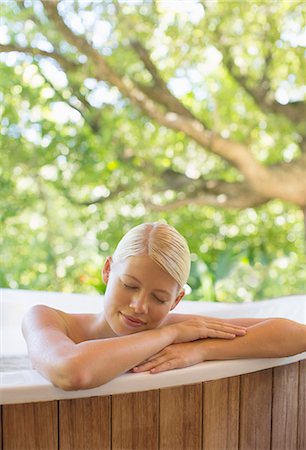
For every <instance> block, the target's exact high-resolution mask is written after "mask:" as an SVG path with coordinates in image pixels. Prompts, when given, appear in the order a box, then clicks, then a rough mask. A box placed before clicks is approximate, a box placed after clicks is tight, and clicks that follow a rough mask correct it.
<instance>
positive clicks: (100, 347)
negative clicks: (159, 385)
mask: <svg viewBox="0 0 306 450" xmlns="http://www.w3.org/2000/svg"><path fill="white" fill-rule="evenodd" d="M189 270H190V253H189V249H188V245H187V243H186V241H185V239H184V238H183V237H182V236H181V235H180V234H179V233H178V231H177V230H175V229H174V228H173V227H171V226H170V225H166V224H163V223H145V224H141V225H138V226H137V227H134V228H132V229H131V230H130V231H129V232H128V233H127V234H126V235H125V236H124V237H123V238H122V240H121V241H120V242H119V244H118V246H117V248H116V250H115V252H114V254H113V256H112V257H108V258H107V259H106V262H105V264H104V267H103V270H102V278H103V281H104V282H105V283H106V292H105V296H104V309H103V311H102V312H101V313H99V314H68V313H65V312H63V311H59V310H56V309H53V308H49V307H47V306H43V305H37V306H35V307H33V308H32V309H31V310H30V311H29V312H28V313H27V314H26V316H25V318H24V320H23V325H22V329H23V333H24V337H25V339H26V342H27V346H28V351H29V355H30V358H31V361H32V365H33V367H34V368H36V369H37V370H38V371H39V372H40V373H41V374H42V375H43V376H45V377H46V378H48V379H49V380H50V381H51V382H52V383H53V384H54V385H56V386H58V387H60V388H62V389H65V390H72V389H88V388H92V387H96V386H99V385H101V384H104V383H106V382H107V381H109V380H111V379H113V378H114V377H116V376H118V375H120V374H121V373H124V372H126V371H128V370H131V369H132V370H134V371H135V372H141V371H145V370H150V371H151V372H152V373H157V372H161V371H163V370H169V369H174V368H179V367H185V366H188V365H193V364H196V363H198V362H201V361H204V360H212V359H234V358H248V357H271V356H287V355H292V354H295V353H300V352H302V351H305V350H306V342H305V333H306V331H305V330H306V327H305V326H304V325H301V324H298V323H296V322H293V321H290V320H286V319H268V320H260V319H231V320H224V319H223V320H220V319H216V318H212V317H203V316H191V315H181V314H174V313H172V311H173V310H174V308H175V307H176V305H177V304H178V303H179V302H180V300H181V299H182V298H183V296H184V285H185V284H186V282H187V279H188V276H189ZM289 338H290V339H289Z"/></svg>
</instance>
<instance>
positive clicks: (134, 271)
mask: <svg viewBox="0 0 306 450" xmlns="http://www.w3.org/2000/svg"><path fill="white" fill-rule="evenodd" d="M117 273H118V274H120V275H126V276H128V275H130V276H132V277H134V278H137V280H138V281H139V282H140V283H142V284H150V286H151V287H152V288H153V287H154V288H155V289H167V290H168V291H170V292H172V291H173V292H174V291H175V292H176V291H177V289H178V283H177V282H176V281H175V280H174V278H172V276H171V275H170V274H169V273H168V272H166V271H165V270H164V269H163V268H162V267H161V266H159V265H158V264H157V263H156V262H155V261H153V259H152V258H150V256H148V255H141V256H130V257H129V258H126V259H124V260H123V261H122V262H120V263H118V267H117Z"/></svg>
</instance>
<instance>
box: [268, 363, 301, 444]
mask: <svg viewBox="0 0 306 450" xmlns="http://www.w3.org/2000/svg"><path fill="white" fill-rule="evenodd" d="M298 389H299V363H298V362H297V363H295V364H288V365H287V366H281V367H275V368H274V369H273V397H272V402H273V408H272V442H271V449H272V450H288V449H295V448H297V419H298Z"/></svg>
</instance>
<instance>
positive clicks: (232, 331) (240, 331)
mask: <svg viewBox="0 0 306 450" xmlns="http://www.w3.org/2000/svg"><path fill="white" fill-rule="evenodd" d="M207 328H208V329H211V330H216V331H223V332H224V333H230V334H235V335H238V336H244V335H245V334H246V332H247V329H246V328H241V327H239V328H237V327H232V326H228V325H224V324H218V323H209V324H207Z"/></svg>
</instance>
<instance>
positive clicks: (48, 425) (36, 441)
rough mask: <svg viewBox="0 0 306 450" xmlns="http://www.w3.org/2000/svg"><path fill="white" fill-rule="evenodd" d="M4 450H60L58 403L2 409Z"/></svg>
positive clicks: (14, 406) (20, 405)
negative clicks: (58, 449)
mask: <svg viewBox="0 0 306 450" xmlns="http://www.w3.org/2000/svg"><path fill="white" fill-rule="evenodd" d="M2 415H3V417H2V422H3V449H4V450H13V449H14V450H15V449H16V450H17V449H19V450H34V449H35V450H55V449H57V448H58V416H57V402H56V401H54V402H53V401H52V402H41V403H26V404H18V405H3V406H2Z"/></svg>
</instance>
